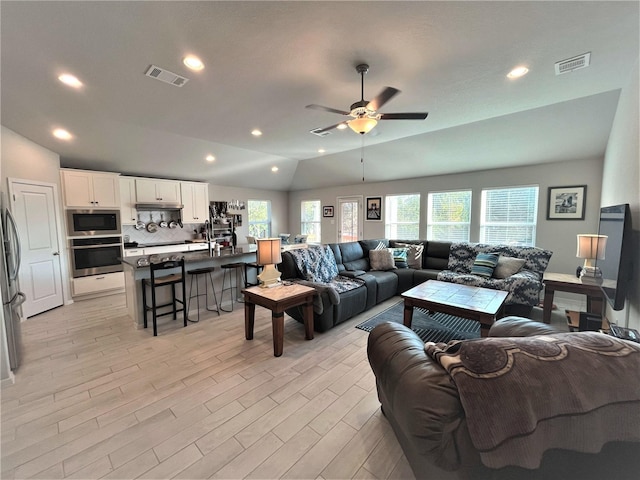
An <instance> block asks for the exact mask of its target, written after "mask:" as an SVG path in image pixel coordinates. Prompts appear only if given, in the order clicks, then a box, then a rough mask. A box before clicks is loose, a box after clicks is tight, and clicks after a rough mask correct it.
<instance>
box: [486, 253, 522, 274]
mask: <svg viewBox="0 0 640 480" xmlns="http://www.w3.org/2000/svg"><path fill="white" fill-rule="evenodd" d="M524 262H525V260H524V258H515V257H507V256H505V255H500V258H499V259H498V264H497V265H496V269H495V270H494V271H493V277H494V278H507V277H510V276H511V275H513V274H514V273H518V272H519V271H520V269H521V268H522V266H523V265H524Z"/></svg>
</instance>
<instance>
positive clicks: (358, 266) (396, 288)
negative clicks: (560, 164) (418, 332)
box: [278, 239, 551, 332]
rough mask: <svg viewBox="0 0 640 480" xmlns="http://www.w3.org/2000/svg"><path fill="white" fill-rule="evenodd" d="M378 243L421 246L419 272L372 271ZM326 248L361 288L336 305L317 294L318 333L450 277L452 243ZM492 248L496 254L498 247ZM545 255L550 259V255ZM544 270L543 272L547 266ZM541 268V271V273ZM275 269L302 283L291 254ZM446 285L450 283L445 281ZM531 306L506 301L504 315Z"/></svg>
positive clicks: (298, 315)
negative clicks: (371, 255)
mask: <svg viewBox="0 0 640 480" xmlns="http://www.w3.org/2000/svg"><path fill="white" fill-rule="evenodd" d="M380 243H382V244H383V245H384V246H385V247H390V248H394V247H398V246H399V244H417V245H423V253H422V264H421V267H422V268H420V269H418V268H398V269H394V270H387V271H380V270H372V269H371V264H370V261H369V252H370V250H374V249H376V247H378V246H379V245H380ZM327 245H328V247H329V248H330V249H331V251H332V252H333V255H334V257H335V260H336V264H337V266H338V274H339V275H343V276H347V277H352V278H357V279H360V280H362V281H363V282H364V284H363V285H361V286H360V287H358V288H355V289H353V290H349V291H346V292H343V293H340V294H339V301H338V302H335V301H332V299H331V296H330V295H328V294H327V293H326V292H324V291H323V292H321V293H320V298H319V299H318V301H319V303H321V305H319V307H320V308H317V309H315V314H314V316H315V318H314V328H315V330H316V331H318V332H323V331H326V330H328V329H330V328H332V327H334V326H335V325H337V324H339V323H342V322H344V321H345V320H348V319H350V318H352V317H353V316H355V315H357V314H359V313H362V312H364V311H365V310H368V309H370V308H371V307H373V306H374V305H376V304H378V303H380V302H383V301H384V300H387V299H388V298H391V297H393V296H395V295H400V294H401V293H403V292H405V291H407V290H409V289H410V288H412V287H414V286H416V285H419V284H421V283H423V282H426V281H427V280H437V279H438V275H441V274H442V273H443V272H445V273H447V274H449V276H450V273H451V271H450V270H447V269H448V268H449V260H450V253H451V246H452V242H441V241H426V240H389V239H375V240H360V241H357V242H345V243H330V244H327ZM453 245H454V246H455V245H460V244H453ZM469 245H476V244H469ZM492 248H493V249H494V250H499V247H498V246H494V247H492ZM504 248H505V249H507V248H508V247H506V246H505V247H504ZM538 250H539V249H538ZM454 251H455V250H454ZM511 252H513V248H509V253H510V254H512V253H511ZM545 252H547V251H545ZM547 253H548V256H549V257H550V256H551V252H547ZM544 268H546V264H545V265H544ZM544 268H542V272H543V271H544ZM278 269H279V270H280V272H282V279H283V280H287V279H289V280H296V279H304V276H303V275H302V274H301V273H300V270H299V269H298V267H297V266H296V261H295V259H294V257H293V255H292V252H290V251H285V252H283V254H282V263H281V264H279V265H278ZM542 272H535V275H532V278H533V279H534V280H532V281H533V284H534V287H535V288H537V289H538V290H541V289H542ZM462 274H466V272H461V275H462ZM446 281H452V280H449V279H448V278H447V279H446ZM538 283H539V285H538ZM535 288H534V289H535ZM529 290H531V288H529ZM532 305H533V303H532V302H531V301H530V302H529V304H527V305H525V304H518V303H511V304H509V302H508V301H507V305H506V308H505V313H508V314H510V315H521V316H528V315H529V314H530V312H531V308H532ZM287 314H289V315H290V316H291V317H293V318H295V319H296V320H297V321H299V322H303V312H302V309H301V308H299V307H297V308H292V309H289V310H287Z"/></svg>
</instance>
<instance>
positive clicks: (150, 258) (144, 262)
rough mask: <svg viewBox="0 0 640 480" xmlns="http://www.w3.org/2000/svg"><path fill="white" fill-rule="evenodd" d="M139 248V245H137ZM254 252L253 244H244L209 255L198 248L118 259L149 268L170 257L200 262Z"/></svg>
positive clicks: (134, 266) (130, 264) (140, 267)
mask: <svg viewBox="0 0 640 480" xmlns="http://www.w3.org/2000/svg"><path fill="white" fill-rule="evenodd" d="M168 245H181V244H171V243H169V244H168ZM138 248H139V247H138ZM255 252H256V246H255V245H244V246H242V247H236V248H235V250H232V249H230V248H223V249H222V250H221V251H220V253H216V251H215V250H214V251H212V252H211V255H209V251H208V250H198V251H195V252H174V253H172V252H169V253H159V254H154V255H136V256H133V257H124V258H121V259H120V261H121V262H122V263H123V264H125V265H128V266H130V267H133V268H135V269H144V268H149V263H151V262H154V261H155V262H158V261H163V259H165V260H171V259H174V257H175V259H179V258H180V257H184V260H185V263H193V262H201V261H203V260H208V259H211V260H214V259H217V258H235V257H240V256H242V255H247V254H251V253H255ZM138 262H140V263H138Z"/></svg>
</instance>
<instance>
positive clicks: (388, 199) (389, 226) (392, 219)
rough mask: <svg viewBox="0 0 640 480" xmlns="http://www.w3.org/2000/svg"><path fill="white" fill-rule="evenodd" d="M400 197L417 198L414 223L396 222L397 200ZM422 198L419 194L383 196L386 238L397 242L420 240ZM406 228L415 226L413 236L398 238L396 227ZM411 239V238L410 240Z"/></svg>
mask: <svg viewBox="0 0 640 480" xmlns="http://www.w3.org/2000/svg"><path fill="white" fill-rule="evenodd" d="M400 197H417V198H418V214H417V216H416V219H415V221H399V220H398V209H397V201H395V200H397V199H398V198H400ZM421 202H422V197H421V195H420V194H419V193H399V194H393V195H385V214H384V222H385V225H384V231H385V237H386V238H393V239H398V240H418V239H420V215H421V206H422V204H421ZM401 225H403V226H406V225H415V227H416V228H415V231H416V233H415V235H414V236H412V235H409V236H406V235H401V237H402V238H400V237H399V236H398V233H397V232H398V226H401ZM411 237H413V238H411Z"/></svg>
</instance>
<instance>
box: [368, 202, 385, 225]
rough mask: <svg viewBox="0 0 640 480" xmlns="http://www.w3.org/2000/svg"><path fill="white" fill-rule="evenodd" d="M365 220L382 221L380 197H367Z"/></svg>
mask: <svg viewBox="0 0 640 480" xmlns="http://www.w3.org/2000/svg"><path fill="white" fill-rule="evenodd" d="M365 220H368V221H371V222H381V221H382V197H367V215H366V217H365Z"/></svg>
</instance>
